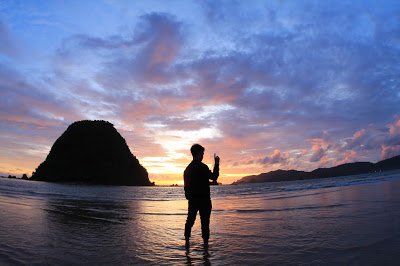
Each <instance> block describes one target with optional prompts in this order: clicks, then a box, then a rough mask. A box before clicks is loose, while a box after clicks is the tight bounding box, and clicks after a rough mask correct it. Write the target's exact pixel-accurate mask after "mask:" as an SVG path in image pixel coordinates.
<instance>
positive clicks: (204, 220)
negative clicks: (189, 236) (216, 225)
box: [199, 200, 212, 247]
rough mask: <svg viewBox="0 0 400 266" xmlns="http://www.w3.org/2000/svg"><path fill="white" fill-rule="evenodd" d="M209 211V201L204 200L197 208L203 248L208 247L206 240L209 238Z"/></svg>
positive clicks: (210, 207) (210, 206)
mask: <svg viewBox="0 0 400 266" xmlns="http://www.w3.org/2000/svg"><path fill="white" fill-rule="evenodd" d="M211 209H212V205H211V200H204V201H203V202H202V203H201V206H200V207H199V211H200V219H201V236H202V237H203V240H204V246H205V247H208V239H209V238H210V216H211Z"/></svg>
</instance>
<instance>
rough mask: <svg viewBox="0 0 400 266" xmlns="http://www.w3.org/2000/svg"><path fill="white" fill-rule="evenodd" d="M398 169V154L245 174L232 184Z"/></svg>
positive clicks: (399, 165)
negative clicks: (306, 168) (304, 168)
mask: <svg viewBox="0 0 400 266" xmlns="http://www.w3.org/2000/svg"><path fill="white" fill-rule="evenodd" d="M395 169H400V155H398V156H395V157H392V158H389V159H386V160H383V161H380V162H377V163H370V162H356V163H346V164H341V165H338V166H335V167H331V168H318V169H315V170H313V171H311V172H305V171H297V170H276V171H271V172H268V173H262V174H259V175H251V176H245V177H243V178H241V179H239V180H237V181H235V182H233V183H232V184H233V185H238V184H244V183H263V182H279V181H294V180H303V179H313V178H327V177H336V176H347V175H357V174H365V173H373V172H381V171H389V170H395Z"/></svg>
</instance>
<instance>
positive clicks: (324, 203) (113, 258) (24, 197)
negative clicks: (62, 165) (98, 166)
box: [0, 171, 400, 265]
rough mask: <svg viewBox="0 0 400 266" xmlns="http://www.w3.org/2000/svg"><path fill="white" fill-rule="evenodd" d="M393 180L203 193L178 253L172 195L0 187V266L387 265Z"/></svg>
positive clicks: (398, 213)
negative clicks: (200, 209)
mask: <svg viewBox="0 0 400 266" xmlns="http://www.w3.org/2000/svg"><path fill="white" fill-rule="evenodd" d="M399 190H400V171H392V172H384V173H375V174H367V175H358V176H348V177H337V178H326V179H314V180H304V181H293V182H274V183H259V184H247V185H238V186H228V185H223V186H212V187H211V194H212V199H213V211H212V214H211V224H210V229H211V238H210V246H209V249H208V251H205V250H204V248H203V246H202V239H201V232H200V231H201V230H200V219H199V217H198V218H197V220H196V223H195V226H194V228H193V233H192V238H191V246H190V248H189V250H185V246H184V237H183V228H184V223H185V219H186V209H187V201H186V200H185V198H184V193H183V188H182V187H126V186H120V187H108V186H100V185H99V186H97V185H96V186H89V185H77V184H54V183H46V182H34V181H25V180H14V179H12V180H11V179H5V178H2V179H0V216H1V223H0V239H1V240H0V264H1V265H24V264H29V265H43V264H52V265H54V264H57V265H70V264H91V265H110V264H116V265H271V264H285V265H310V264H311V265H319V264H332V265H333V264H336V265H337V264H346V265H349V264H350V265H396V264H397V261H398V260H399V258H400V255H399V254H398V250H400V193H398V192H399Z"/></svg>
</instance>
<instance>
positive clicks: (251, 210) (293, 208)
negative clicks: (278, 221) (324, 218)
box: [235, 204, 346, 213]
mask: <svg viewBox="0 0 400 266" xmlns="http://www.w3.org/2000/svg"><path fill="white" fill-rule="evenodd" d="M345 205H346V204H332V205H319V206H300V207H292V208H291V207H289V208H274V209H238V210H235V212H239V213H257V212H281V211H298V210H311V209H322V208H337V207H343V206H345Z"/></svg>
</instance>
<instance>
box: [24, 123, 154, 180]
mask: <svg viewBox="0 0 400 266" xmlns="http://www.w3.org/2000/svg"><path fill="white" fill-rule="evenodd" d="M30 179H31V180H40V181H49V182H84V183H92V184H106V185H141V186H146V185H154V183H151V182H150V180H149V178H148V174H147V171H146V169H145V168H144V167H143V166H142V165H140V163H139V161H138V159H136V157H135V156H134V155H133V154H132V153H131V151H130V150H129V147H128V145H127V144H126V141H125V139H124V138H123V137H122V136H121V135H120V134H119V133H118V132H117V130H116V129H115V128H114V125H113V124H111V123H110V122H107V121H89V120H85V121H78V122H74V123H73V124H71V125H70V126H69V127H68V128H67V130H66V131H65V132H64V133H63V134H62V135H61V136H60V137H59V138H58V139H57V140H56V142H55V143H54V144H53V146H52V148H51V150H50V153H49V154H48V155H47V158H46V160H45V161H44V162H43V163H41V164H40V165H39V166H38V168H36V171H35V172H33V173H32V177H31V178H30Z"/></svg>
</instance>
